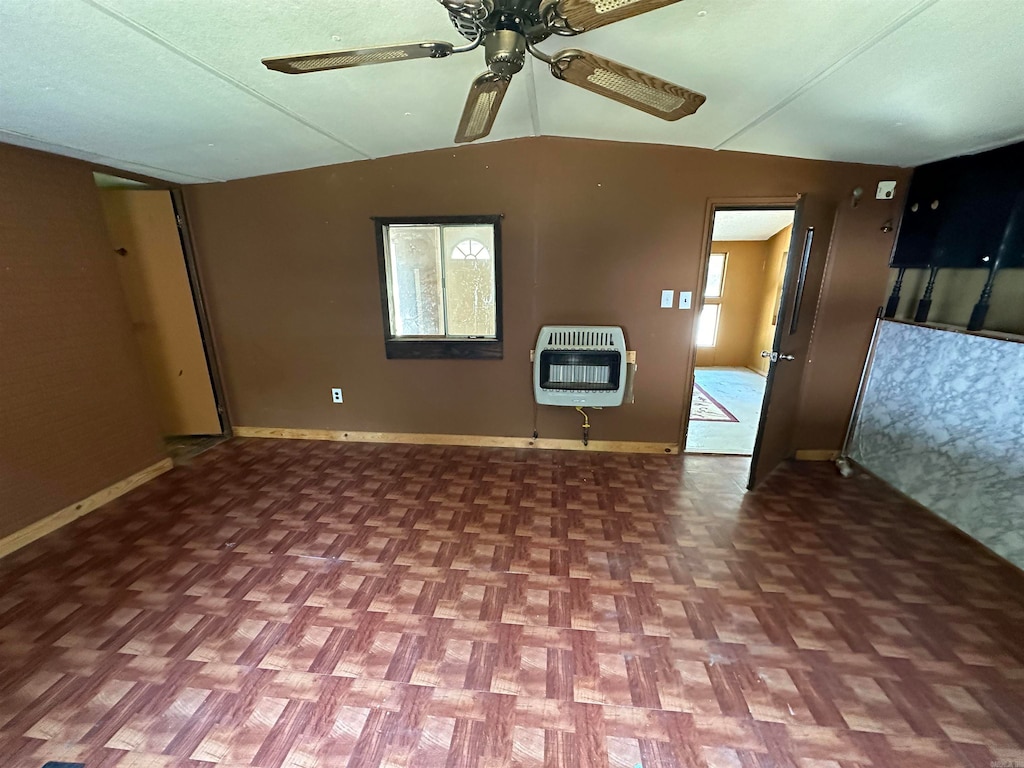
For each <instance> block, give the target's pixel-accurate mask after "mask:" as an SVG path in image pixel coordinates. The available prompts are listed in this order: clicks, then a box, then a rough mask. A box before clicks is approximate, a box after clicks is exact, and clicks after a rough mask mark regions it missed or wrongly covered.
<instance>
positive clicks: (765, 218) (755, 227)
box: [711, 210, 793, 241]
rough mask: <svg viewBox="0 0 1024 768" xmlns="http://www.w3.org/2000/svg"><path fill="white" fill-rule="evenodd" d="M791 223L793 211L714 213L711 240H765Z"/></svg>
mask: <svg viewBox="0 0 1024 768" xmlns="http://www.w3.org/2000/svg"><path fill="white" fill-rule="evenodd" d="M792 223H793V211H764V210H760V211H715V226H714V228H713V229H712V230H711V239H712V240H719V241H733V240H767V239H768V238H769V237H771V236H772V235H775V234H777V233H778V232H779V231H780V230H782V229H783V228H785V227H788V226H789V225H790V224H792Z"/></svg>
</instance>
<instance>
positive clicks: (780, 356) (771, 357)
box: [761, 349, 796, 363]
mask: <svg viewBox="0 0 1024 768" xmlns="http://www.w3.org/2000/svg"><path fill="white" fill-rule="evenodd" d="M761 357H767V358H768V359H769V360H771V361H772V362H773V363H777V362H779V360H796V358H795V357H794V356H793V355H784V354H781V353H779V352H769V351H768V350H767V349H762V350H761Z"/></svg>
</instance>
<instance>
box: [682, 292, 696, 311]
mask: <svg viewBox="0 0 1024 768" xmlns="http://www.w3.org/2000/svg"><path fill="white" fill-rule="evenodd" d="M692 303H693V293H692V292H690V291H680V292H679V308H680V309H689V308H690V306H691V304H692Z"/></svg>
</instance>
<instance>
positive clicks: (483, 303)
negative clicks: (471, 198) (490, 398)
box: [374, 216, 502, 358]
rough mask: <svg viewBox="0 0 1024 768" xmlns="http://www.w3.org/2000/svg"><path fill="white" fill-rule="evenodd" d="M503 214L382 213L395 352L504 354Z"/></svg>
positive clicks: (384, 298) (386, 297) (385, 288)
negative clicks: (399, 216) (391, 216)
mask: <svg viewBox="0 0 1024 768" xmlns="http://www.w3.org/2000/svg"><path fill="white" fill-rule="evenodd" d="M500 220H501V219H500V217H499V216H459V217H436V218H431V219H425V218H410V219H381V218H379V219H375V220H374V221H375V223H376V226H377V249H378V264H379V267H380V283H381V307H382V310H383V312H384V338H385V351H386V353H387V356H388V357H389V358H500V357H501V356H502V339H501V237H500Z"/></svg>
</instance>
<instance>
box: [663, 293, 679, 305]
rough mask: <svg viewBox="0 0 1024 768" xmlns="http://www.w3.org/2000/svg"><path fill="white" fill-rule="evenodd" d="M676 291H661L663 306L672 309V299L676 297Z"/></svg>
mask: <svg viewBox="0 0 1024 768" xmlns="http://www.w3.org/2000/svg"><path fill="white" fill-rule="evenodd" d="M675 295H676V292H675V291H662V292H661V308H662V309H672V299H674V298H675Z"/></svg>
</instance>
